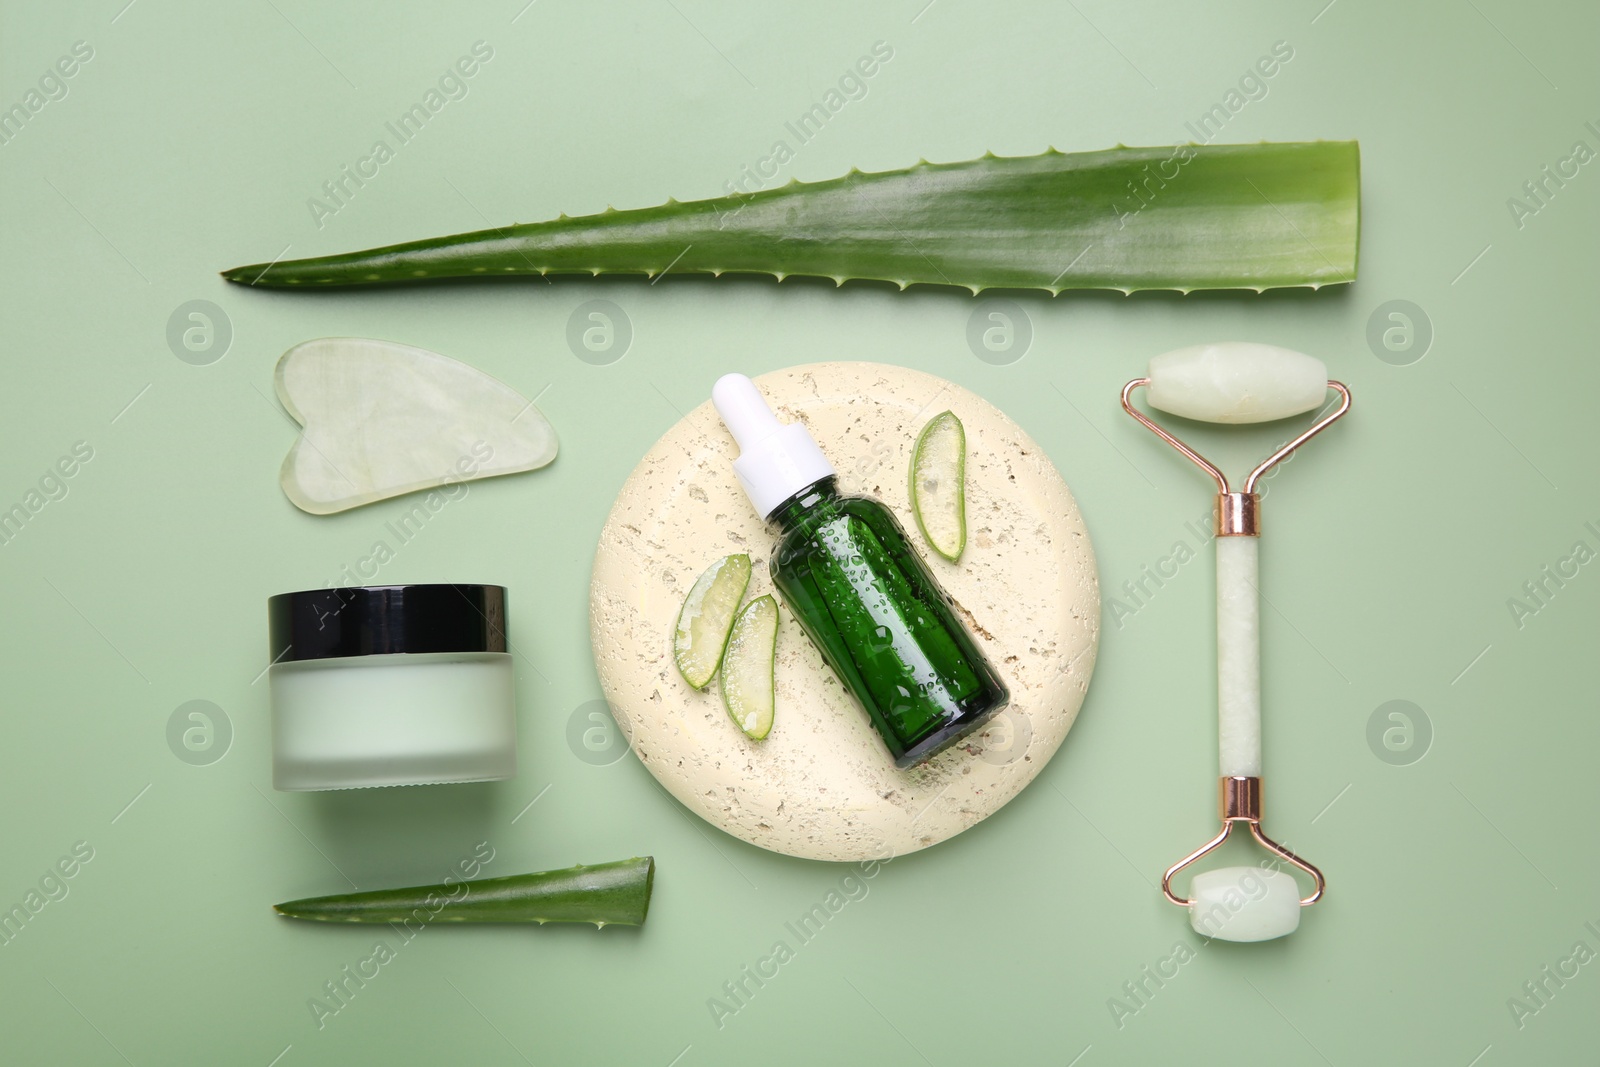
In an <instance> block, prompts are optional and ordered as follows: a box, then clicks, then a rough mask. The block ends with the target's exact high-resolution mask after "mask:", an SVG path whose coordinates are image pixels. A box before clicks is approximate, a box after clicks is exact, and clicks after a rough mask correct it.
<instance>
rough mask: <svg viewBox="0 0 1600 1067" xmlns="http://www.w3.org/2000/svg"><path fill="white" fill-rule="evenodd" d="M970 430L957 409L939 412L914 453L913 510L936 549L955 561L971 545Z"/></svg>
mask: <svg viewBox="0 0 1600 1067" xmlns="http://www.w3.org/2000/svg"><path fill="white" fill-rule="evenodd" d="M966 478H967V432H966V430H965V429H964V428H963V427H962V425H961V420H960V419H958V418H956V416H955V413H954V412H950V411H944V412H940V413H939V414H938V415H935V416H934V417H933V418H932V419H931V420H930V421H929V422H928V425H926V426H924V427H923V428H922V433H920V434H918V435H917V445H916V447H915V448H914V449H912V452H911V510H912V511H913V512H914V513H915V514H916V516H917V528H918V529H919V530H921V531H922V536H923V537H925V538H927V539H928V544H930V545H932V546H933V550H934V551H935V552H937V553H939V555H941V556H943V557H944V558H945V559H947V560H949V561H950V562H952V563H954V562H955V561H956V560H958V559H960V558H961V552H962V550H963V549H965V548H966V547H967V493H966Z"/></svg>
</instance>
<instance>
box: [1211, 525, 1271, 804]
mask: <svg viewBox="0 0 1600 1067" xmlns="http://www.w3.org/2000/svg"><path fill="white" fill-rule="evenodd" d="M1260 547H1261V539H1260V538H1259V537H1245V536H1233V537H1218V538H1217V719H1218V721H1217V738H1218V753H1219V756H1220V770H1221V776H1222V777H1224V778H1229V777H1234V776H1238V777H1246V778H1259V777H1260V776H1261V597H1260V594H1259V593H1258V592H1257V586H1256V583H1257V580H1258V573H1259V564H1258V558H1259V557H1258V553H1259V550H1260Z"/></svg>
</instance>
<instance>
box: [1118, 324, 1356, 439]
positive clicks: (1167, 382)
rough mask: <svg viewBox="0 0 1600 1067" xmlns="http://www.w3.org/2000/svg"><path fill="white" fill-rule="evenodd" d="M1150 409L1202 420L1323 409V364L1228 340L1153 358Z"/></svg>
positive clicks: (1270, 417) (1267, 418)
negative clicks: (1154, 408) (1158, 409)
mask: <svg viewBox="0 0 1600 1067" xmlns="http://www.w3.org/2000/svg"><path fill="white" fill-rule="evenodd" d="M1149 378H1150V385H1149V393H1148V396H1149V400H1150V406H1151V407H1156V408H1160V409H1161V410H1162V411H1165V412H1169V413H1170V414H1173V415H1181V416H1182V417H1184V418H1186V419H1198V420H1199V421H1201V422H1227V423H1246V422H1272V421H1274V420H1276V419H1286V418H1288V417H1289V416H1290V415H1298V414H1300V413H1301V412H1304V411H1310V410H1312V409H1313V408H1317V407H1321V406H1322V402H1323V400H1324V399H1325V398H1326V397H1327V395H1328V368H1327V367H1326V366H1325V365H1324V364H1323V362H1322V360H1320V359H1317V358H1315V357H1313V356H1308V355H1306V354H1305V353H1304V352H1296V351H1294V350H1292V349H1288V348H1278V347H1277V346H1276V345H1258V344H1254V343H1251V342H1249V341H1226V342H1221V343H1218V344H1209V345H1195V346H1193V347H1192V348H1180V349H1177V350H1176V351H1173V352H1166V353H1163V354H1162V355H1159V356H1156V357H1155V358H1153V359H1151V360H1150V371H1149Z"/></svg>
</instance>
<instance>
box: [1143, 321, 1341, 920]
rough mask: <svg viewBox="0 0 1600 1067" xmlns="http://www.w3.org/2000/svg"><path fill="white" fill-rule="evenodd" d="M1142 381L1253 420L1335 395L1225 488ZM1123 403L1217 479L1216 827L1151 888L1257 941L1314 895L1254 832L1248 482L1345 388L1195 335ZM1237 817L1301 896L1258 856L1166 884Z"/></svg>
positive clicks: (1217, 414)
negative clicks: (1240, 481)
mask: <svg viewBox="0 0 1600 1067" xmlns="http://www.w3.org/2000/svg"><path fill="white" fill-rule="evenodd" d="M1141 386H1142V387H1144V388H1145V389H1146V390H1147V393H1148V395H1147V399H1148V401H1149V403H1150V406H1151V407H1153V408H1158V409H1160V410H1162V411H1165V412H1167V413H1168V414H1171V415H1178V416H1181V417H1183V418H1187V419H1194V420H1197V421H1201V422H1219V423H1254V422H1272V421H1275V420H1277V419H1286V418H1288V417H1289V416H1291V415H1299V414H1301V413H1303V412H1307V411H1311V410H1313V409H1316V408H1320V407H1321V406H1322V404H1323V402H1324V401H1325V400H1326V399H1327V396H1328V390H1330V389H1332V390H1333V391H1334V392H1335V393H1337V394H1338V395H1339V403H1338V406H1337V407H1336V408H1335V409H1334V410H1333V411H1332V412H1331V413H1329V414H1327V415H1324V416H1323V417H1322V418H1319V419H1318V420H1317V421H1316V422H1314V423H1313V424H1312V425H1311V427H1310V428H1309V429H1307V430H1306V431H1305V432H1304V433H1302V434H1300V436H1298V437H1296V438H1294V439H1293V440H1292V441H1289V442H1288V443H1287V444H1285V445H1284V446H1283V447H1282V448H1280V449H1278V450H1277V451H1276V452H1274V453H1272V455H1270V456H1268V457H1267V458H1266V459H1264V460H1262V461H1261V463H1260V464H1259V465H1258V466H1257V467H1256V468H1255V469H1254V470H1252V471H1251V472H1250V474H1249V476H1248V477H1247V478H1246V479H1245V482H1244V489H1243V490H1242V491H1235V490H1234V489H1233V488H1231V487H1230V486H1229V484H1228V479H1227V477H1226V476H1225V475H1224V474H1223V473H1222V471H1220V470H1218V469H1217V467H1216V466H1215V465H1214V464H1212V463H1211V462H1210V461H1209V460H1207V459H1206V458H1205V457H1204V456H1202V455H1200V454H1199V453H1198V452H1196V451H1195V450H1194V449H1192V448H1190V447H1189V446H1188V445H1186V444H1184V443H1183V442H1182V441H1180V440H1178V439H1177V438H1176V437H1174V436H1173V435H1172V434H1170V433H1168V432H1167V431H1166V430H1164V429H1162V428H1161V427H1160V426H1158V425H1157V424H1156V423H1155V422H1153V421H1152V420H1151V419H1150V418H1149V417H1148V416H1146V415H1145V414H1144V412H1142V411H1140V410H1139V409H1138V408H1136V407H1134V405H1133V392H1134V390H1136V389H1138V388H1140V387H1141ZM1122 406H1123V408H1124V409H1125V410H1126V411H1127V412H1128V414H1129V415H1132V416H1133V417H1134V418H1135V419H1138V420H1139V422H1140V423H1142V424H1143V425H1144V426H1146V427H1147V428H1148V429H1149V430H1150V431H1151V432H1152V433H1154V434H1155V435H1156V436H1157V437H1159V438H1161V439H1162V440H1163V441H1165V442H1166V443H1167V444H1169V445H1171V446H1172V447H1173V448H1175V449H1177V450H1178V451H1179V452H1180V453H1182V454H1183V455H1184V456H1185V457H1186V458H1188V459H1189V460H1191V461H1192V462H1193V463H1195V465H1197V466H1198V467H1199V468H1200V469H1201V470H1203V471H1205V472H1206V473H1207V474H1209V475H1210V476H1211V477H1212V478H1213V479H1214V480H1215V481H1216V483H1217V525H1216V533H1217V538H1216V540H1217V711H1218V741H1219V744H1218V749H1219V752H1220V755H1221V761H1220V762H1221V774H1222V777H1221V781H1220V782H1219V783H1218V797H1217V808H1218V814H1219V816H1220V817H1221V819H1222V830H1221V832H1219V833H1218V834H1217V836H1216V837H1213V838H1212V839H1211V840H1210V841H1208V842H1206V843H1205V844H1204V845H1202V846H1200V847H1199V848H1197V849H1195V851H1193V852H1191V853H1189V855H1187V856H1185V857H1184V858H1183V859H1181V860H1179V861H1178V862H1177V863H1175V864H1173V865H1172V866H1171V867H1169V868H1167V872H1166V874H1165V875H1163V876H1162V878H1161V892H1162V893H1164V894H1165V895H1166V897H1167V899H1168V900H1170V901H1172V903H1174V904H1177V905H1179V906H1181V907H1184V908H1187V909H1189V922H1190V925H1192V926H1193V927H1194V929H1195V930H1196V931H1197V932H1199V933H1201V934H1203V935H1205V936H1207V937H1216V938H1221V939H1223V940H1226V941H1265V940H1267V939H1268V938H1273V937H1282V936H1283V935H1284V934H1288V933H1292V932H1293V931H1294V929H1295V928H1296V927H1297V926H1298V925H1299V924H1300V909H1301V908H1302V907H1305V906H1306V905H1309V904H1314V903H1316V902H1317V901H1318V900H1319V899H1321V897H1322V893H1323V890H1324V889H1325V888H1326V882H1325V880H1324V879H1323V877H1322V872H1321V871H1319V870H1317V868H1316V867H1314V866H1313V865H1311V864H1310V863H1308V862H1306V861H1305V860H1303V859H1301V858H1300V857H1298V856H1296V855H1295V854H1294V853H1293V852H1290V851H1289V850H1288V849H1286V848H1284V847H1283V846H1282V845H1280V844H1278V843H1277V842H1276V841H1274V840H1272V839H1271V838H1270V837H1268V836H1267V835H1266V834H1264V833H1262V832H1261V626H1260V612H1261V607H1260V596H1259V593H1258V590H1257V586H1258V570H1257V547H1258V545H1259V539H1260V536H1261V511H1260V507H1261V497H1260V494H1258V493H1257V492H1256V484H1257V483H1258V482H1259V481H1260V480H1261V478H1262V476H1263V475H1265V474H1266V473H1267V472H1268V471H1269V470H1271V469H1272V468H1273V467H1274V466H1275V465H1276V464H1277V463H1279V462H1280V461H1282V460H1283V459H1284V458H1285V457H1287V456H1288V455H1289V454H1290V453H1292V452H1293V451H1294V450H1295V449H1297V448H1299V447H1300V446H1301V445H1303V444H1305V443H1306V442H1307V441H1309V440H1310V439H1311V438H1312V437H1315V436H1316V435H1317V434H1319V433H1321V432H1322V431H1323V430H1325V429H1327V427H1328V425H1329V424H1330V423H1332V422H1333V421H1334V420H1335V419H1337V418H1339V417H1340V416H1341V415H1343V414H1344V413H1345V412H1347V411H1349V410H1350V390H1349V389H1347V388H1345V386H1344V385H1343V384H1342V383H1340V382H1335V381H1329V380H1328V371H1327V368H1326V367H1325V366H1324V365H1323V363H1322V361H1321V360H1319V359H1314V358H1312V357H1311V356H1307V355H1304V354H1303V353H1300V352H1293V351H1290V350H1289V349H1286V348H1276V347H1273V346H1272V345H1259V344H1248V343H1243V342H1238V343H1230V344H1211V345H1196V346H1195V347H1193V348H1182V349H1179V350H1177V351H1175V352H1167V353H1165V354H1164V355H1159V356H1156V357H1155V358H1154V359H1152V360H1151V361H1150V369H1149V372H1148V374H1147V375H1146V376H1145V377H1143V378H1135V379H1134V380H1133V381H1131V382H1129V383H1128V384H1127V385H1125V386H1123V387H1122ZM1239 823H1247V824H1248V825H1249V827H1250V834H1251V836H1252V837H1254V838H1255V839H1256V841H1257V842H1258V843H1260V845H1261V846H1262V847H1263V848H1265V849H1266V850H1267V851H1268V852H1270V853H1272V854H1273V855H1274V856H1276V857H1277V858H1278V859H1281V860H1285V861H1287V862H1288V863H1291V864H1293V865H1294V866H1296V867H1298V868H1300V869H1301V870H1302V871H1305V872H1306V873H1307V874H1308V875H1310V876H1311V878H1312V880H1313V881H1314V882H1315V884H1316V887H1315V889H1314V890H1313V891H1312V893H1311V895H1310V896H1308V897H1305V898H1304V899H1301V897H1300V890H1299V887H1298V886H1297V885H1296V883H1295V880H1294V877H1293V876H1292V875H1290V874H1288V873H1287V872H1284V871H1281V870H1277V869H1275V867H1274V868H1272V869H1268V868H1266V867H1223V868H1218V869H1215V870H1210V871H1204V872H1201V873H1199V874H1196V875H1195V876H1194V878H1193V879H1192V884H1191V887H1190V893H1191V894H1192V895H1191V898H1190V899H1188V900H1185V899H1184V898H1182V897H1180V896H1178V895H1177V894H1176V893H1174V892H1173V890H1172V876H1173V875H1175V874H1177V873H1178V872H1179V871H1181V870H1182V869H1183V868H1185V867H1187V866H1189V865H1190V864H1191V863H1194V862H1195V861H1196V860H1198V859H1200V857H1202V856H1204V855H1206V854H1207V853H1208V852H1211V851H1212V850H1213V849H1216V848H1219V847H1221V845H1222V843H1223V842H1224V841H1226V840H1227V839H1228V836H1229V835H1230V834H1231V833H1233V829H1234V827H1235V826H1237V825H1238V824H1239Z"/></svg>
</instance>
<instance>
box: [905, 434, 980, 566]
mask: <svg viewBox="0 0 1600 1067" xmlns="http://www.w3.org/2000/svg"><path fill="white" fill-rule="evenodd" d="M946 415H948V416H950V418H951V420H952V421H954V422H955V424H956V432H957V433H958V434H960V436H961V451H960V452H959V453H958V454H957V456H956V492H957V493H958V494H959V495H960V498H961V506H960V507H959V508H958V509H956V524H957V526H959V528H960V530H961V539H960V541H959V543H958V544H957V546H956V554H955V555H953V556H952V555H950V554H949V553H948V552H946V551H945V550H944V549H942V548H940V547H939V546H938V544H937V543H936V542H935V541H934V539H933V535H932V534H930V533H928V527H927V525H926V524H925V523H924V522H923V521H922V508H921V507H919V506H918V504H917V501H918V499H919V497H918V493H917V457H918V456H919V455H921V453H922V442H923V441H924V440H926V439H927V436H928V434H929V433H930V432H932V430H933V427H934V424H935V423H937V422H938V421H939V420H940V419H942V418H944V417H945V416H946ZM907 473H908V474H909V479H908V480H909V483H910V484H909V485H908V486H907V489H908V490H909V492H910V493H911V514H912V516H913V517H914V518H915V519H916V520H917V530H918V532H920V533H921V534H922V539H923V540H924V541H926V542H927V543H928V547H929V548H931V549H933V550H934V551H935V552H937V553H938V554H939V556H940V558H942V559H947V560H949V561H950V562H951V563H959V562H961V554H962V553H963V552H965V551H966V550H967V427H966V424H965V423H963V422H962V421H961V416H959V415H957V414H956V413H955V412H953V411H951V410H950V409H949V408H946V409H945V410H944V411H941V412H939V414H937V415H935V416H934V417H933V418H931V419H929V420H928V421H927V422H926V423H925V424H924V425H923V427H922V430H921V432H919V433H918V434H917V441H916V444H914V445H912V446H911V463H910V464H909V465H908V472H907Z"/></svg>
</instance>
